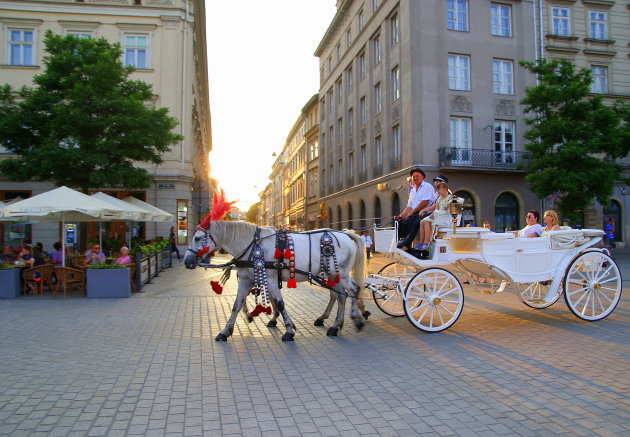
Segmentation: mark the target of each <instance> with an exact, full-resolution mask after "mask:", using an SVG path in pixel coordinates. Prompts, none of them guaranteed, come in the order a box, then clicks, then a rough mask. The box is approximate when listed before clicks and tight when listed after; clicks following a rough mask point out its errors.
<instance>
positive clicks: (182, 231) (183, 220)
mask: <svg viewBox="0 0 630 437" xmlns="http://www.w3.org/2000/svg"><path fill="white" fill-rule="evenodd" d="M177 244H188V201H187V200H179V199H178V200H177Z"/></svg>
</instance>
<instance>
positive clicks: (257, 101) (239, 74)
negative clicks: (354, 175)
mask: <svg viewBox="0 0 630 437" xmlns="http://www.w3.org/2000/svg"><path fill="white" fill-rule="evenodd" d="M335 3H336V2H335V0H271V1H262V0H240V1H233V0H230V1H223V0H206V18H207V25H206V28H207V42H208V77H209V84H210V113H211V118H212V144H213V151H212V153H211V155H210V165H211V168H212V170H211V176H212V177H213V178H216V179H218V180H219V183H220V184H221V186H222V187H223V189H224V190H225V192H226V197H227V198H228V200H238V203H237V206H238V207H239V208H241V210H245V211H246V210H247V208H249V206H250V205H252V204H253V203H256V202H257V201H258V200H259V199H258V193H260V192H261V191H262V190H263V189H264V188H265V186H266V185H267V184H268V183H269V182H270V181H269V174H270V173H271V165H272V164H273V162H274V159H275V157H272V156H271V155H272V153H274V152H275V153H276V154H279V152H280V151H281V150H282V146H283V145H284V142H285V140H286V138H287V135H288V134H289V130H290V129H291V127H292V126H293V123H295V121H296V120H297V117H298V116H299V115H300V111H301V109H302V107H303V106H304V105H305V104H306V102H307V101H308V100H309V99H310V98H311V97H312V96H313V95H314V94H315V93H317V92H318V90H319V64H318V59H317V58H316V57H315V56H313V53H314V52H315V49H316V48H317V46H318V44H319V42H320V41H321V39H322V37H323V36H324V33H325V32H326V29H327V28H328V25H329V24H330V22H331V21H332V19H333V17H334V15H335V12H336V8H335Z"/></svg>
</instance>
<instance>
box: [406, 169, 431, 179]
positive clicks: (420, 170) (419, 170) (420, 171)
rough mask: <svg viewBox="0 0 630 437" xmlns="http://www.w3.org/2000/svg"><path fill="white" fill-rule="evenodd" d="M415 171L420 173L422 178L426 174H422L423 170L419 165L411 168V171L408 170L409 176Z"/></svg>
mask: <svg viewBox="0 0 630 437" xmlns="http://www.w3.org/2000/svg"><path fill="white" fill-rule="evenodd" d="M415 172H418V173H420V174H421V175H422V177H423V178H424V177H426V176H427V175H426V174H424V170H422V169H421V168H420V167H414V168H412V169H411V171H410V172H409V176H413V174H414V173H415Z"/></svg>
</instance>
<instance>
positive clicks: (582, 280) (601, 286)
mask: <svg viewBox="0 0 630 437" xmlns="http://www.w3.org/2000/svg"><path fill="white" fill-rule="evenodd" d="M621 285H622V284H621V273H620V272H619V267H617V264H616V263H615V261H613V259H612V258H611V257H610V256H608V255H607V254H605V253H603V252H599V251H589V252H584V253H582V254H580V255H578V256H577V257H576V258H575V259H574V260H573V261H571V264H569V268H568V269H567V273H566V276H565V278H564V299H565V300H566V302H567V306H568V307H569V309H570V310H571V312H572V313H573V314H575V315H576V316H577V317H579V318H580V319H584V320H588V321H591V322H593V321H595V320H601V319H603V318H604V317H606V316H607V315H609V314H610V313H612V311H613V310H614V309H615V307H616V306H617V304H618V303H619V299H620V298H621Z"/></svg>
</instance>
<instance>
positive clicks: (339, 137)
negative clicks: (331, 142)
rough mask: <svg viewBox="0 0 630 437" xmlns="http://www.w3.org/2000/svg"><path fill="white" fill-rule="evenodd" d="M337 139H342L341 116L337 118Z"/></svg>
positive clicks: (340, 140)
mask: <svg viewBox="0 0 630 437" xmlns="http://www.w3.org/2000/svg"><path fill="white" fill-rule="evenodd" d="M337 140H338V141H339V143H341V142H342V141H343V118H342V117H339V120H337Z"/></svg>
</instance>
